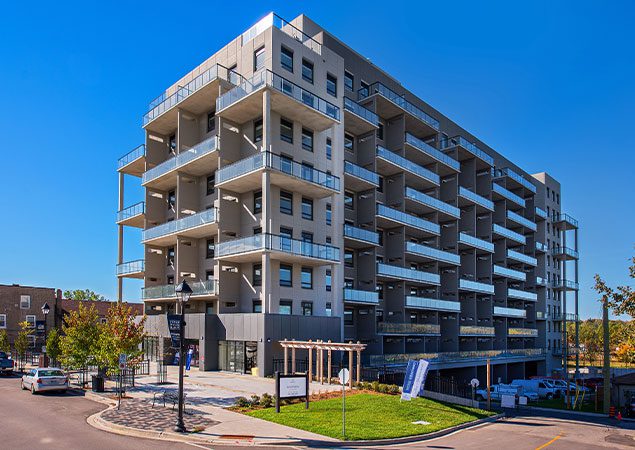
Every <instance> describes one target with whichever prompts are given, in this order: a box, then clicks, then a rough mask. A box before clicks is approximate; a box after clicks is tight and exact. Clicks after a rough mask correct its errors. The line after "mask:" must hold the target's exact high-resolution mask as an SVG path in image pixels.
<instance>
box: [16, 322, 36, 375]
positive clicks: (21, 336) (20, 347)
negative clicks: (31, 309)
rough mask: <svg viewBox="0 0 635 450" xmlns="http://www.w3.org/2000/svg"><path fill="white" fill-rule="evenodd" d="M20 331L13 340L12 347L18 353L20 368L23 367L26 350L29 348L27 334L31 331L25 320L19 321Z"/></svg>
mask: <svg viewBox="0 0 635 450" xmlns="http://www.w3.org/2000/svg"><path fill="white" fill-rule="evenodd" d="M18 325H19V326H20V331H18V335H17V336H16V338H15V341H14V342H13V348H14V349H15V351H16V353H17V354H18V362H19V364H20V369H22V367H24V358H25V357H26V351H27V350H28V349H29V336H30V335H31V334H32V333H33V328H32V327H31V324H30V323H29V322H27V321H24V322H20V323H19V324H18Z"/></svg>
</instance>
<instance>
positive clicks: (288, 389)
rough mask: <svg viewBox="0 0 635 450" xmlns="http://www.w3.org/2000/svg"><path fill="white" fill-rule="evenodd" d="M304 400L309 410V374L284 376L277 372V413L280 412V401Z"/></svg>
mask: <svg viewBox="0 0 635 450" xmlns="http://www.w3.org/2000/svg"><path fill="white" fill-rule="evenodd" d="M287 398H304V399H305V400H306V403H305V406H304V408H305V409H309V374H308V373H306V374H304V375H302V374H289V375H284V374H281V373H280V372H276V412H277V413H279V412H280V399H287Z"/></svg>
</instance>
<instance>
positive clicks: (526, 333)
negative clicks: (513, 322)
mask: <svg viewBox="0 0 635 450" xmlns="http://www.w3.org/2000/svg"><path fill="white" fill-rule="evenodd" d="M507 337H510V338H516V337H523V338H525V337H528V338H535V337H538V330H537V329H535V328H508V329H507Z"/></svg>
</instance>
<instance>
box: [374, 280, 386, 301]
mask: <svg viewBox="0 0 635 450" xmlns="http://www.w3.org/2000/svg"><path fill="white" fill-rule="evenodd" d="M375 292H377V295H378V297H379V300H383V299H384V283H377V284H376V285H375Z"/></svg>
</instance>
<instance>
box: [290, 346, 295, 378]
mask: <svg viewBox="0 0 635 450" xmlns="http://www.w3.org/2000/svg"><path fill="white" fill-rule="evenodd" d="M291 373H293V374H295V347H291Z"/></svg>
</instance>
